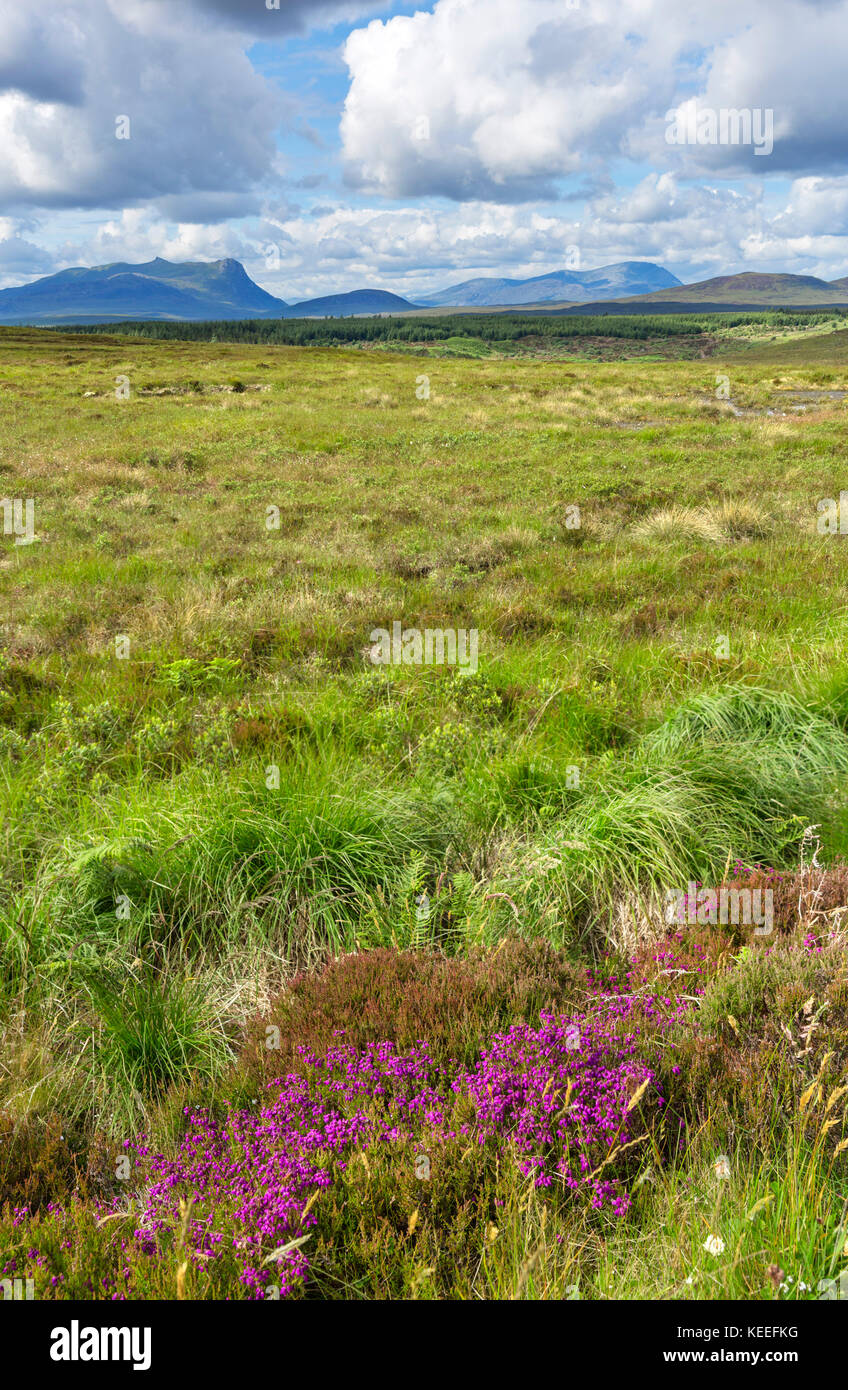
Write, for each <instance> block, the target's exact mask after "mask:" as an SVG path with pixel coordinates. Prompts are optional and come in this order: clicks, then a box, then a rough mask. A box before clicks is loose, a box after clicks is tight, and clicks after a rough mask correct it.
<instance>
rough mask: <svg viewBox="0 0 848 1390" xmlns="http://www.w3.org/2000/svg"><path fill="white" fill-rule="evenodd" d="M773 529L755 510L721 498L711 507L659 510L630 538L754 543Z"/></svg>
mask: <svg viewBox="0 0 848 1390" xmlns="http://www.w3.org/2000/svg"><path fill="white" fill-rule="evenodd" d="M773 529H774V528H773V525H772V522H771V520H770V519H769V517H768V516H767V515H766V514H765V512H763V511H761V510H760V508H759V507H756V506H754V505H753V504H752V503H750V502H739V501H735V500H733V499H731V498H723V499H722V501H721V502H718V503H716V504H715V505H713V506H702V507H682V506H674V507H663V508H662V509H661V510H659V511H656V512H652V513H651V514H650V516H647V517H645V518H644V519H643V520H642V521H640V522H639V523H638V524H637V525H636V526H635V527H634V528H633V535H634V536H635V537H636V538H637V540H642V541H667V540H668V541H670V540H688V541H704V542H707V543H710V544H716V545H717V544H718V543H719V542H721V541H726V540H758V539H761V538H762V537H764V536H768V535H770V534H771V532H772V530H773Z"/></svg>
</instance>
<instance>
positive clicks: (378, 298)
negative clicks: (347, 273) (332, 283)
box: [283, 289, 417, 319]
mask: <svg viewBox="0 0 848 1390" xmlns="http://www.w3.org/2000/svg"><path fill="white" fill-rule="evenodd" d="M416 307H417V306H416V305H415V304H411V303H410V301H409V300H408V299H402V298H401V296H400V295H399V294H390V293H389V292H388V290H367V289H366V290H351V291H350V292H349V293H348V294H328V295H324V297H323V298H321V299H303V300H301V301H300V303H299V304H289V305H288V306H287V307H286V311H285V313H284V314H283V318H287V319H301V318H339V317H340V316H346V315H348V314H400V313H403V312H404V310H407V309H415V308H416Z"/></svg>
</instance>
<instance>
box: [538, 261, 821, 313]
mask: <svg viewBox="0 0 848 1390" xmlns="http://www.w3.org/2000/svg"><path fill="white" fill-rule="evenodd" d="M845 305H848V283H846V282H844V281H839V280H834V281H832V282H830V281H827V280H818V279H817V278H816V277H815V276H814V275H777V274H760V273H757V272H754V271H743V272H742V274H740V275H717V276H715V277H713V278H712V279H711V280H699V281H698V282H697V283H696V284H694V285H679V286H677V287H676V288H673V289H670V290H656V291H653V292H652V293H650V294H641V295H636V296H627V297H626V298H621V299H608V300H593V301H592V302H591V303H589V304H581V305H577V306H575V307H567V308H563V309H559V310H554V311H553V312H555V313H566V314H569V313H577V314H579V313H617V314H618V313H625V314H626V313H630V314H637V313H646V314H648V313H672V312H676V313H685V312H686V310H687V309H693V310H701V311H702V312H713V311H719V310H728V309H781V308H784V309H791V308H795V309H802V308H803V309H824V308H830V307H831V306H845Z"/></svg>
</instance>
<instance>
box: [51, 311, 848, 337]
mask: <svg viewBox="0 0 848 1390" xmlns="http://www.w3.org/2000/svg"><path fill="white" fill-rule="evenodd" d="M834 313H835V311H834V310H833V309H830V310H827V311H824V310H822V311H807V312H797V311H791V310H783V309H766V310H756V311H754V310H751V311H737V312H732V313H726V314H724V313H711V314H703V313H702V314H626V315H624V314H622V315H617V314H585V315H581V316H575V317H574V318H566V319H563V318H552V317H547V316H537V315H535V314H534V315H530V314H453V315H445V316H444V317H442V316H439V317H437V318H436V317H434V318H383V317H376V318H354V317H351V318H333V319H234V320H224V321H217V322H212V321H210V322H203V323H188V322H180V323H174V322H167V323H162V322H158V321H153V322H151V321H148V322H132V321H129V322H125V323H113V324H85V325H80V326H74V327H73V328H69V326H68V325H65V326H64V327H63V328H62V329H61V330H59V331H61V332H65V333H67V332H69V331H71V332H73V333H109V334H120V335H122V336H126V337H131V338H159V339H178V340H179V341H182V342H203V343H216V342H219V343H260V344H261V343H267V344H275V343H279V344H288V345H293V346H309V345H310V344H318V345H323V346H328V345H333V344H344V343H374V342H386V343H391V342H397V343H437V342H444V341H445V340H446V339H449V338H476V339H478V340H482V341H483V342H487V343H498V342H515V341H517V340H521V339H532V338H536V339H538V338H546V339H550V340H552V341H555V340H557V339H559V340H561V339H565V338H585V337H592V338H595V337H599V336H601V337H605V338H633V339H645V338H673V337H679V336H691V335H693V334H700V333H710V332H715V331H716V330H721V329H727V328H737V327H739V326H740V325H743V324H754V323H759V324H764V325H766V326H768V327H774V328H784V327H787V326H790V325H794V326H796V327H798V326H805V327H806V326H810V325H813V324H815V323H817V322H820V321H821V322H823V321H825V320H828V319H832V318H833V317H834Z"/></svg>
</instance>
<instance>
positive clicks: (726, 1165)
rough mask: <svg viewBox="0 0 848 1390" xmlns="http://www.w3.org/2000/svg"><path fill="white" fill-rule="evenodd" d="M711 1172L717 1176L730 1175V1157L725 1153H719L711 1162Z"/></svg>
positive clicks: (726, 1176) (727, 1176)
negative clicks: (713, 1161)
mask: <svg viewBox="0 0 848 1390" xmlns="http://www.w3.org/2000/svg"><path fill="white" fill-rule="evenodd" d="M713 1172H714V1173H715V1175H716V1177H717V1178H729V1177H730V1159H729V1158H728V1157H727V1154H719V1156H718V1158H717V1159H716V1161H715V1163H714V1164H713Z"/></svg>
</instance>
